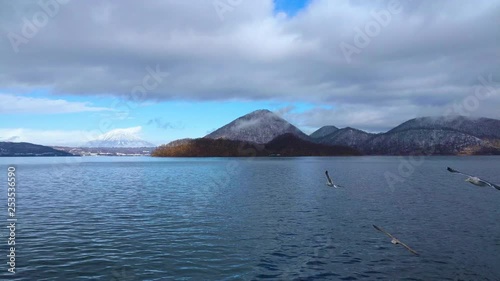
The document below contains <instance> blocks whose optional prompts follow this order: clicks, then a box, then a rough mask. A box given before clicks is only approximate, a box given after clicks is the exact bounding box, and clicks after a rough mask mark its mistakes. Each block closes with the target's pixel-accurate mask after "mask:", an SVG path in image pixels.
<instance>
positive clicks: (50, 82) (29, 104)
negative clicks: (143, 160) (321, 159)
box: [0, 0, 500, 145]
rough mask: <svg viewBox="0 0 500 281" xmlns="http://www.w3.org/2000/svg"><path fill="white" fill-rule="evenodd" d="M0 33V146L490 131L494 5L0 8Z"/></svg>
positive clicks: (496, 52) (499, 29) (238, 3)
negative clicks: (115, 133)
mask: <svg viewBox="0 0 500 281" xmlns="http://www.w3.org/2000/svg"><path fill="white" fill-rule="evenodd" d="M0 32H1V34H0V61H1V63H0V100H1V103H0V140H17V141H31V142H35V143H41V144H49V145H51V144H54V145H55V144H58V145H60V144H68V145H72V144H76V143H81V142H83V141H86V140H90V139H92V138H94V137H95V136H98V135H100V134H103V133H105V132H107V131H110V130H113V129H118V128H123V129H124V128H137V127H140V130H139V131H137V134H139V135H140V136H141V137H143V138H145V139H146V140H148V141H151V142H153V143H156V144H160V143H165V142H168V141H171V140H174V139H177V138H183V137H201V136H203V135H205V134H206V133H207V132H209V131H211V130H213V129H215V128H218V127H220V126H222V125H224V124H225V123H227V122H230V121H231V120H233V119H235V118H237V117H239V116H241V115H244V114H246V113H249V112H251V111H253V110H256V109H261V108H267V109H270V110H273V111H276V112H278V113H279V114H281V115H282V116H283V117H284V118H286V119H287V120H289V121H291V122H292V123H293V124H295V125H297V126H298V127H299V128H301V129H303V130H304V131H306V132H307V133H310V132H312V130H314V129H316V128H318V127H321V126H323V125H336V126H338V127H346V126H351V127H356V128H359V129H364V130H367V131H372V132H380V131H385V130H387V129H389V128H391V127H393V126H395V125H397V124H399V123H401V122H404V121H406V120H408V119H410V118H414V117H419V116H429V115H443V114H450V113H451V114H462V115H471V116H485V117H492V118H499V119H500V111H499V110H498V109H499V108H500V36H499V34H500V0H484V1H481V0H478V1H452V0H449V1H444V0H442V1H439V0H436V1H421V0H408V1H404V0H401V1H397V0H392V1H360V0H351V1H347V0H346V1H340V0H339V1H333V0H310V1H306V0H288V1H287V0H275V1H272V0H252V1H250V0H190V1H177V0H163V1H159V0H158V1H153V0H150V1H133V0H120V1H119V0H108V1H106V0H103V1H79V0H64V1H63V0H42V1H6V0H1V1H0Z"/></svg>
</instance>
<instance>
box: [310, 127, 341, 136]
mask: <svg viewBox="0 0 500 281" xmlns="http://www.w3.org/2000/svg"><path fill="white" fill-rule="evenodd" d="M338 130H339V128H337V127H335V126H323V127H321V128H319V129H318V130H316V131H314V132H313V133H312V134H310V135H309V136H310V137H311V138H313V139H318V138H322V137H324V136H327V135H329V134H332V133H335V132H336V131H338Z"/></svg>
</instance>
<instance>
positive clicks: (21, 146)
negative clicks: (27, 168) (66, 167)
mask: <svg viewBox="0 0 500 281" xmlns="http://www.w3.org/2000/svg"><path fill="white" fill-rule="evenodd" d="M17 156H74V155H73V154H71V153H68V152H65V151H61V150H56V149H53V148H52V147H48V146H43V145H38V144H32V143H27V142H0V157H17Z"/></svg>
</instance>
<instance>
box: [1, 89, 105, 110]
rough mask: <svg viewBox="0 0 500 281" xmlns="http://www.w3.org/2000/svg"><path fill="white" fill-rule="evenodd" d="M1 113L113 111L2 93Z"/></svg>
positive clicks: (80, 104) (56, 100) (80, 103)
mask: <svg viewBox="0 0 500 281" xmlns="http://www.w3.org/2000/svg"><path fill="white" fill-rule="evenodd" d="M0 100H1V101H2V102H1V103H0V113H4V114H5V113H35V114H36V113H50V114H56V113H76V112H93V111H94V112H95V111H107V110H111V109H108V108H104V107H93V106H91V105H89V103H87V102H70V101H66V100H62V99H47V98H32V97H25V96H18V95H12V94H2V93H0Z"/></svg>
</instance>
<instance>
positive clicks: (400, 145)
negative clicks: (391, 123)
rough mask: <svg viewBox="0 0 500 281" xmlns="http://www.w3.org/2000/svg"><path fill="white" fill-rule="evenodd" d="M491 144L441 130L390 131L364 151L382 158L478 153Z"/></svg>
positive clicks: (366, 146)
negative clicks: (388, 156)
mask: <svg viewBox="0 0 500 281" xmlns="http://www.w3.org/2000/svg"><path fill="white" fill-rule="evenodd" d="M487 147H488V143H487V142H485V141H483V140H481V139H480V138H477V137H474V136H472V135H469V134H465V133H461V132H457V131H452V130H441V129H412V130H406V131H401V132H388V133H385V134H380V135H377V136H375V137H374V138H372V139H370V140H369V141H368V142H367V143H365V144H364V146H363V148H362V150H363V151H364V152H365V153H367V154H379V155H380V154H383V155H409V154H416V155H419V154H422V155H456V154H475V153H474V152H475V151H481V150H483V149H485V148H487Z"/></svg>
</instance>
